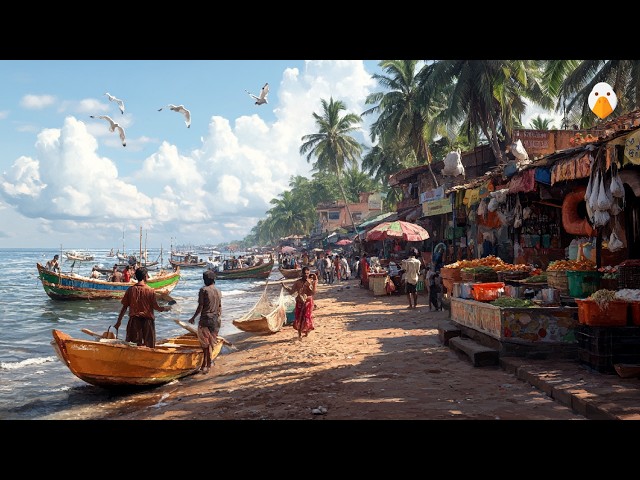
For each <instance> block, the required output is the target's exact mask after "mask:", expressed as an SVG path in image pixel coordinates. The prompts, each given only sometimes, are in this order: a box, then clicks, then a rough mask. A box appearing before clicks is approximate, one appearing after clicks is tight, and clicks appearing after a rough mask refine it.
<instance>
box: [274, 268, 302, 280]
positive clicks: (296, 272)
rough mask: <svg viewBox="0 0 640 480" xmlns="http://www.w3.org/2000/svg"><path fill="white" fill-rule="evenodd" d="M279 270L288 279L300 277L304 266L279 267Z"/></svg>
mask: <svg viewBox="0 0 640 480" xmlns="http://www.w3.org/2000/svg"><path fill="white" fill-rule="evenodd" d="M278 271H279V272H280V273H281V274H282V276H283V277H284V278H286V279H292V278H300V276H301V275H302V273H301V272H302V268H282V267H278Z"/></svg>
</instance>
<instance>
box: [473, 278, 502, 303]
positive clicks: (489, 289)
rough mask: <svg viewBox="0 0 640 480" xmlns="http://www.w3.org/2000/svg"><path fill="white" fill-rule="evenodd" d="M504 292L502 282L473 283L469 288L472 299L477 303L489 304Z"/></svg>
mask: <svg viewBox="0 0 640 480" xmlns="http://www.w3.org/2000/svg"><path fill="white" fill-rule="evenodd" d="M500 292H504V282H492V283H474V284H473V285H472V286H471V294H472V295H473V299H474V300H477V301H479V302H491V301H492V300H495V299H496V298H498V297H499V296H500Z"/></svg>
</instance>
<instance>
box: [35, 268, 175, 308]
mask: <svg viewBox="0 0 640 480" xmlns="http://www.w3.org/2000/svg"><path fill="white" fill-rule="evenodd" d="M36 266H37V267H38V278H39V279H40V281H41V282H42V286H43V287H44V291H45V292H46V294H47V295H49V297H51V298H52V299H54V300H96V299H113V298H115V299H119V298H122V296H123V295H124V292H126V291H127V288H129V287H130V286H131V285H132V284H133V283H131V282H109V281H106V280H100V279H95V278H89V277H84V276H81V275H78V274H75V273H58V272H53V271H50V270H47V269H46V268H45V267H43V266H42V265H41V264H40V263H37V264H36ZM179 280H180V269H179V268H177V269H176V270H174V271H170V272H167V271H165V270H160V271H159V272H158V274H157V275H154V276H152V277H149V279H148V280H147V285H149V286H150V287H151V288H153V289H154V290H155V291H156V294H157V295H160V296H163V295H168V294H169V293H171V291H172V290H173V289H174V288H175V287H176V286H177V285H178V281H179Z"/></svg>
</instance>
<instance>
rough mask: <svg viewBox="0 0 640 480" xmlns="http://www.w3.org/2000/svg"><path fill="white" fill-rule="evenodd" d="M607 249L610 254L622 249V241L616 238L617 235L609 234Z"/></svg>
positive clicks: (614, 233)
mask: <svg viewBox="0 0 640 480" xmlns="http://www.w3.org/2000/svg"><path fill="white" fill-rule="evenodd" d="M608 248H609V251H610V252H617V251H618V250H621V249H622V248H624V243H622V240H620V239H619V238H618V235H616V232H615V231H613V232H611V236H610V237H609V246H608Z"/></svg>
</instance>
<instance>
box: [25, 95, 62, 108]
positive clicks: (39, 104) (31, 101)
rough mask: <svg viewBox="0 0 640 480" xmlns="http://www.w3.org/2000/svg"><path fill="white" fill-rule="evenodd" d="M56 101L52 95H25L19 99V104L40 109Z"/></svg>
mask: <svg viewBox="0 0 640 480" xmlns="http://www.w3.org/2000/svg"><path fill="white" fill-rule="evenodd" d="M55 102H56V97H54V96H53V95H31V94H29V95H25V96H24V97H22V100H20V105H22V106H23V107H24V108H28V109H30V110H40V109H42V108H46V107H50V106H51V105H53V104H54V103H55Z"/></svg>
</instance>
